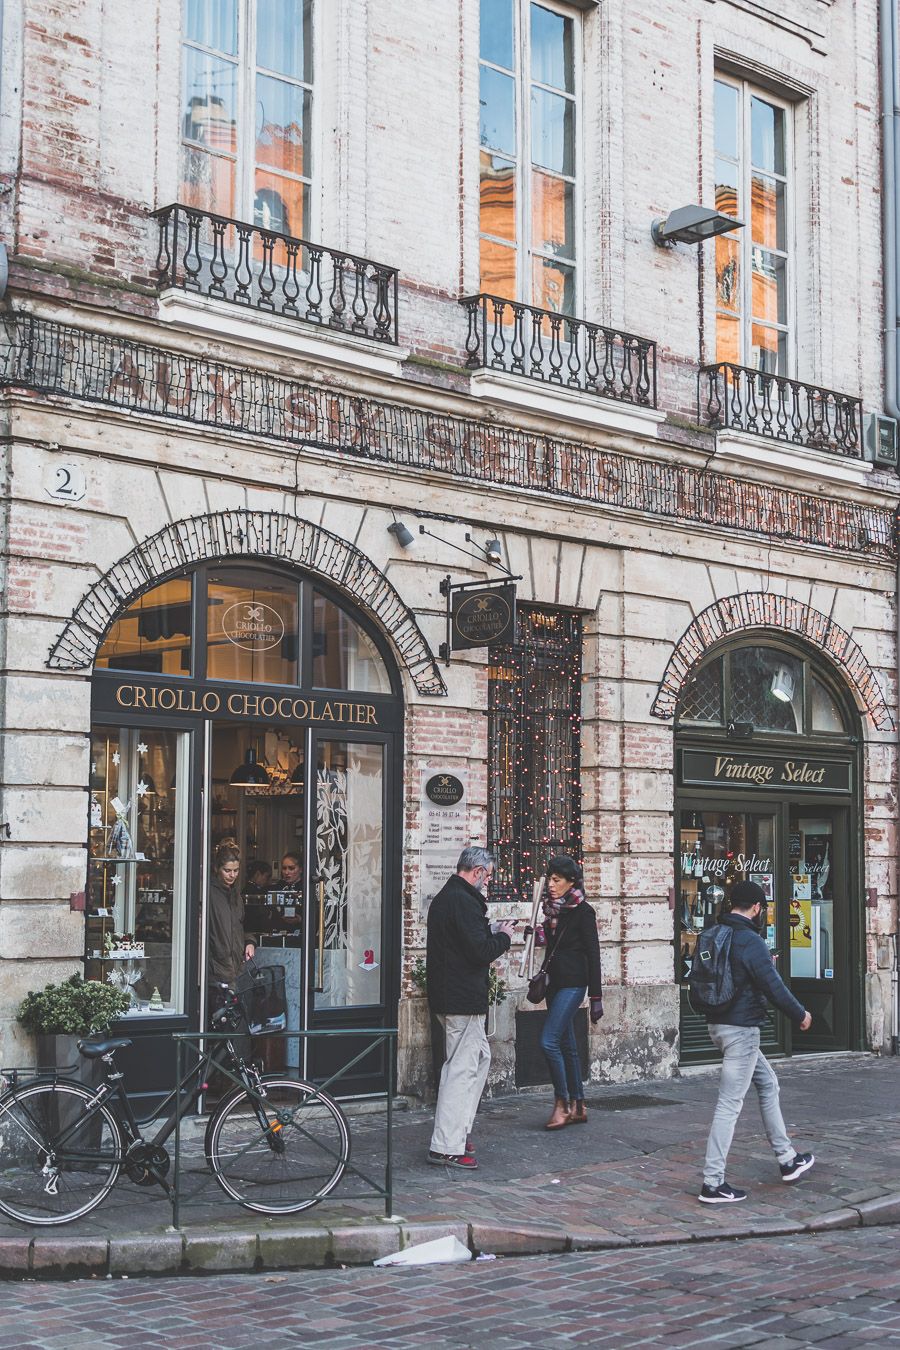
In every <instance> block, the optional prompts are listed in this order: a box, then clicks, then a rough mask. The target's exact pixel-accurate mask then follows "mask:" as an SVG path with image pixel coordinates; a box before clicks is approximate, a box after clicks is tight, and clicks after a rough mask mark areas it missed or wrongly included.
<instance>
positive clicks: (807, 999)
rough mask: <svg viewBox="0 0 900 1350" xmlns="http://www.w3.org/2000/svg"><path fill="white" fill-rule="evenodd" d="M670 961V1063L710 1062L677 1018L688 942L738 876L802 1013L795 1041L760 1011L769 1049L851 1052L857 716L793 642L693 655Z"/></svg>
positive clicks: (857, 872)
mask: <svg viewBox="0 0 900 1350" xmlns="http://www.w3.org/2000/svg"><path fill="white" fill-rule="evenodd" d="M675 719H676V720H675V758H676V799H675V848H676V858H675V874H676V889H675V897H676V903H675V959H676V980H677V981H678V983H679V984H680V986H681V990H682V994H681V1057H682V1060H686V1061H691V1060H702V1059H706V1058H712V1057H714V1056H713V1051H712V1047H711V1046H710V1043H709V1039H708V1037H707V1035H706V1029H705V1022H704V1021H703V1019H702V1018H699V1017H697V1016H696V1015H695V1014H694V1013H693V1012H692V1011H691V1009H690V1007H689V1006H688V1003H687V997H686V983H685V980H686V975H687V971H688V968H689V963H690V958H691V954H692V952H693V949H694V945H695V943H696V937H697V933H698V932H699V931H700V930H702V929H703V928H704V927H708V926H709V925H710V924H712V923H714V922H715V921H716V918H717V917H718V915H719V914H720V913H721V912H722V910H723V909H725V910H727V908H728V895H729V892H730V889H731V887H732V886H733V885H734V884H735V882H737V881H739V880H746V879H751V880H753V881H756V882H757V883H758V884H759V885H761V886H762V887H763V889H764V891H765V892H766V894H767V896H768V900H769V905H768V914H767V916H766V919H767V922H766V925H765V929H764V934H763V935H764V936H765V938H766V942H767V944H768V946H769V948H770V949H771V951H772V954H773V959H775V961H776V962H777V965H778V969H779V971H780V973H781V975H782V977H783V978H784V980H785V981H786V983H787V984H789V985H790V987H791V988H792V989H793V991H794V993H795V994H796V996H797V998H798V999H799V1000H800V1001H801V1002H802V1003H803V1005H804V1006H805V1007H807V1008H808V1009H809V1010H810V1011H811V1012H812V1014H813V1026H812V1029H811V1031H810V1032H809V1033H807V1034H806V1035H804V1037H803V1038H799V1037H798V1038H796V1039H794V1038H792V1030H791V1027H790V1025H789V1024H787V1023H785V1021H784V1019H783V1018H782V1017H781V1016H780V1014H772V1015H771V1020H770V1023H769V1025H768V1026H767V1028H765V1029H764V1031H763V1044H764V1045H767V1046H768V1049H769V1050H770V1051H772V1052H775V1053H786V1054H791V1053H798V1052H802V1051H807V1052H808V1051H820V1052H821V1051H829V1050H847V1049H851V1048H855V1047H857V1046H859V1045H860V1044H861V1038H862V1026H863V1019H862V970H863V957H864V952H863V924H862V910H861V904H860V899H859V897H860V895H861V867H862V856H861V855H862V844H861V838H862V835H861V820H860V805H859V802H860V798H859V781H860V780H859V774H860V726H859V716H858V714H857V712H856V709H855V707H854V705H853V703H852V700H851V699H850V696H849V693H848V691H847V690H846V689H845V688H844V686H843V685H842V684H841V682H840V681H839V680H838V679H837V678H835V676H834V674H833V673H832V672H831V671H830V670H829V669H828V668H827V667H826V665H825V663H824V662H822V661H820V660H819V659H817V658H816V657H815V656H814V655H812V654H811V653H810V651H809V649H808V648H807V647H806V646H805V645H804V644H802V643H799V642H796V643H795V642H793V641H791V640H789V639H786V640H780V639H775V638H773V637H772V636H771V635H770V634H768V633H766V634H756V635H748V636H746V637H745V638H743V639H742V640H740V641H732V642H728V643H723V644H719V645H718V646H717V647H714V648H712V649H711V651H710V652H708V653H707V655H706V656H705V658H704V659H703V661H702V662H701V663H700V664H698V665H697V666H696V668H695V669H694V671H693V672H692V674H691V675H690V676H689V677H688V679H687V680H686V682H685V683H684V685H683V686H682V688H681V690H680V693H679V696H678V702H677V707H676V711H675Z"/></svg>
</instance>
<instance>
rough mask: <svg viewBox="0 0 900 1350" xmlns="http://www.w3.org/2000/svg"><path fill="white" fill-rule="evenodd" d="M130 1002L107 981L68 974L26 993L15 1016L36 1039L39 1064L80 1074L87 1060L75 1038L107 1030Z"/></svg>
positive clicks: (99, 1033) (126, 1008) (77, 1075)
mask: <svg viewBox="0 0 900 1350" xmlns="http://www.w3.org/2000/svg"><path fill="white" fill-rule="evenodd" d="M130 1006H131V999H130V997H129V995H128V994H127V993H123V992H122V991H121V990H119V989H115V988H113V986H112V985H111V984H101V983H100V982H99V981H98V980H83V979H82V977H81V976H80V975H72V976H71V978H70V979H68V980H63V982H62V983H61V984H48V985H47V986H46V987H45V988H44V989H40V990H34V991H32V993H30V994H26V995H25V998H24V1000H23V1001H22V1004H21V1007H20V1008H19V1011H18V1020H19V1022H20V1023H21V1025H22V1026H23V1027H24V1028H25V1030H26V1031H30V1032H31V1033H32V1034H33V1035H34V1036H35V1037H36V1039H37V1056H38V1064H39V1066H40V1067H41V1068H53V1069H73V1070H74V1072H75V1076H76V1077H80V1076H81V1069H82V1067H86V1066H87V1063H88V1061H86V1060H83V1059H82V1058H81V1056H80V1055H79V1053H78V1045H77V1042H78V1041H79V1040H80V1039H81V1037H83V1036H97V1035H102V1034H103V1032H105V1031H108V1030H109V1026H110V1023H112V1022H114V1021H115V1020H116V1018H117V1017H121V1016H122V1014H123V1013H124V1012H126V1011H127V1010H128V1008H129V1007H130Z"/></svg>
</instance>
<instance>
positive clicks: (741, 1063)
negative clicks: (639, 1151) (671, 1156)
mask: <svg viewBox="0 0 900 1350" xmlns="http://www.w3.org/2000/svg"><path fill="white" fill-rule="evenodd" d="M765 913H766V895H765V892H764V890H763V888H762V887H761V886H758V885H757V884H756V882H755V881H739V882H738V883H737V884H736V885H735V887H734V888H733V890H732V892H731V913H729V914H727V915H726V916H725V917H724V918H723V919H722V921H721V923H720V924H716V925H715V926H714V927H713V928H709V929H707V930H706V931H705V932H704V933H701V934H700V937H699V939H698V943H697V950H696V952H695V954H694V959H693V962H692V967H691V975H690V977H689V985H690V989H691V1003H692V1005H693V1006H694V1008H695V1011H697V1012H702V1013H703V1014H704V1015H705V1017H706V1020H707V1023H708V1028H709V1034H710V1038H711V1040H712V1042H713V1044H714V1045H715V1046H717V1047H718V1049H719V1050H721V1052H722V1077H721V1079H720V1080H719V1099H718V1101H717V1102H716V1110H715V1114H714V1116H713V1122H712V1126H711V1128H710V1131H709V1139H708V1140H707V1144H706V1160H705V1163H704V1166H703V1187H702V1189H701V1191H700V1195H699V1196H698V1199H699V1200H701V1201H702V1202H703V1203H704V1204H706V1205H719V1204H727V1203H729V1202H734V1201H736V1200H746V1198H747V1192H746V1191H741V1190H738V1189H737V1187H735V1186H730V1185H729V1184H728V1182H727V1181H726V1180H725V1163H726V1160H727V1158H728V1150H729V1149H730V1148H731V1141H732V1139H733V1138H734V1129H735V1126H736V1124H737V1119H738V1116H739V1115H740V1114H741V1109H742V1107H743V1105H744V1098H745V1096H746V1095H747V1090H748V1089H749V1087H750V1084H751V1083H752V1084H753V1086H754V1087H755V1088H756V1091H757V1094H758V1095H759V1109H760V1112H761V1113H762V1118H763V1125H764V1127H765V1131H766V1136H767V1138H768V1140H769V1143H770V1144H771V1146H772V1149H773V1151H774V1153H775V1157H776V1158H777V1159H778V1164H779V1167H780V1169H781V1179H782V1181H787V1182H791V1181H796V1180H797V1178H798V1177H800V1176H802V1175H803V1173H804V1172H807V1171H808V1170H809V1169H810V1167H812V1165H813V1163H814V1162H815V1158H814V1157H813V1155H812V1154H811V1153H797V1152H796V1150H795V1149H794V1147H793V1145H792V1144H791V1141H790V1139H789V1138H788V1136H787V1131H786V1129H785V1126H784V1117H783V1116H782V1114H781V1107H780V1106H779V1103H778V1077H777V1075H776V1073H775V1071H774V1069H773V1068H772V1066H771V1065H770V1064H769V1062H768V1060H767V1059H766V1058H765V1056H764V1055H763V1054H761V1052H760V1048H759V1034H760V1027H762V1026H763V1025H764V1024H765V1021H766V1002H767V1001H768V1002H769V1003H773V1004H774V1005H775V1007H776V1008H779V1009H780V1010H781V1012H783V1013H784V1015H785V1017H789V1018H790V1019H791V1021H792V1022H793V1023H794V1024H795V1025H796V1026H797V1027H799V1029H800V1030H801V1031H808V1030H809V1028H810V1026H811V1025H812V1014H811V1013H808V1012H807V1011H806V1009H805V1008H803V1007H802V1006H801V1004H800V1003H798V1002H797V1000H796V999H795V998H794V996H793V994H792V993H791V991H790V990H789V989H788V987H787V985H786V984H785V983H784V981H783V980H782V978H781V976H780V975H779V974H778V972H777V970H776V969H775V964H774V962H773V960H772V955H771V952H770V951H769V949H768V947H767V946H766V944H765V942H764V941H763V939H762V937H761V936H760V934H759V931H758V928H757V924H758V922H759V917H760V915H761V914H763V915H764V914H765Z"/></svg>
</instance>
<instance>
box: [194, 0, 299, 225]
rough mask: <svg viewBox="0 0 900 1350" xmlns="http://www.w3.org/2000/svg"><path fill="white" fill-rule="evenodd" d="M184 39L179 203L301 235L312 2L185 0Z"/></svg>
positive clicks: (289, 0)
mask: <svg viewBox="0 0 900 1350" xmlns="http://www.w3.org/2000/svg"><path fill="white" fill-rule="evenodd" d="M183 40H184V41H183V61H182V159H181V177H182V185H181V192H180V194H179V200H181V201H183V202H185V203H186V204H188V205H189V206H197V207H199V208H200V209H201V210H206V211H213V212H216V213H217V214H218V215H224V216H236V217H238V218H239V219H241V220H250V219H252V220H253V221H254V223H255V224H257V225H261V226H263V227H264V228H267V229H272V230H277V231H279V232H283V233H289V234H293V235H295V236H301V237H304V236H305V235H306V234H307V233H308V214H309V188H310V181H311V163H310V121H311V117H312V67H313V43H312V0H185V3H184V32H183ZM242 119H243V120H242ZM247 123H250V130H251V132H252V135H251V137H249V138H248V135H247V130H248V127H247V125H246V124H247Z"/></svg>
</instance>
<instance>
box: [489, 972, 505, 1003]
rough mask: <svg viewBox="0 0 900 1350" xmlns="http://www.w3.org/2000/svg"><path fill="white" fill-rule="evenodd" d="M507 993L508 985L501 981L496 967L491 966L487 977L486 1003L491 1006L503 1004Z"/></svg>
mask: <svg viewBox="0 0 900 1350" xmlns="http://www.w3.org/2000/svg"><path fill="white" fill-rule="evenodd" d="M508 993H509V985H508V984H507V983H506V981H505V980H501V978H500V976H499V975H498V974H497V967H496V966H491V970H490V974H489V975H488V1003H489V1004H490V1005H491V1006H493V1005H494V1004H500V1003H504V1002H505V1001H506V995H507V994H508Z"/></svg>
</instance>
